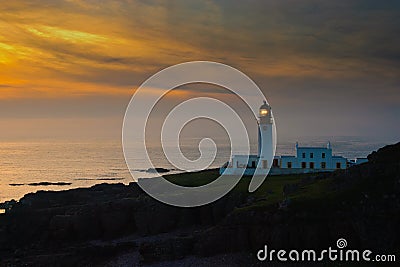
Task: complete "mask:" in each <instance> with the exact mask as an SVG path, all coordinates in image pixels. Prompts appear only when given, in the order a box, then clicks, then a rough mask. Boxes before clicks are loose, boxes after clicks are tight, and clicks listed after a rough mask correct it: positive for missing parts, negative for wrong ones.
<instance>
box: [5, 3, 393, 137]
mask: <svg viewBox="0 0 400 267" xmlns="http://www.w3.org/2000/svg"><path fill="white" fill-rule="evenodd" d="M0 14H1V16H0V129H1V131H0V140H11V139H40V138H50V139H51V138H74V139H80V138H81V139H87V138H90V139H102V138H120V136H121V126H122V120H123V116H124V112H125V109H126V107H127V104H128V102H129V100H130V98H131V97H132V95H133V93H134V92H135V89H136V88H137V87H138V86H140V84H141V83H143V82H144V81H145V80H146V79H147V78H149V77H150V76H151V75H153V74H154V73H156V72H157V71H160V70H162V69H163V68H166V67H168V66H171V65H174V64H178V63H182V62H187V61H193V60H207V61H216V62H221V63H224V64H228V65H231V66H233V67H235V68H238V69H239V70H241V71H242V72H244V73H246V74H247V75H248V76H249V77H250V78H252V79H253V80H254V81H255V82H256V83H257V85H258V86H259V87H260V88H261V90H262V91H263V93H264V94H265V96H266V97H267V99H268V101H269V103H270V104H271V106H272V107H273V110H274V115H275V119H276V123H277V130H278V138H281V139H282V140H292V139H295V138H296V137H299V136H335V135H340V136H366V137H370V138H375V139H379V140H390V141H396V140H397V141H398V139H399V137H400V123H398V121H399V117H400V88H399V87H400V75H399V74H400V2H399V1H375V0H367V1H354V0H350V1H308V0H290V1H264V0H259V1H256V0H249V1H231V0H229V1H228V0H214V1H190V0H189V1H188V0H182V1H157V0H147V1H138V0H121V1H113V0H110V1H102V0H86V1H85V0H40V1H39V0H31V1H28V0H13V1H2V3H1V5H0ZM149 93H150V92H149ZM196 96H210V97H213V96H214V97H217V98H218V99H221V100H224V101H227V102H229V101H232V103H233V102H235V100H234V97H233V96H231V95H230V94H229V92H227V91H226V90H223V89H218V88H213V87H209V86H208V87H207V86H204V87H200V86H195V87H190V86H189V87H187V88H180V89H178V90H176V92H175V93H171V94H170V95H169V96H167V97H166V98H165V99H164V100H163V101H164V104H162V105H161V106H163V105H164V106H165V107H168V106H171V105H172V104H173V103H178V102H179V101H180V100H183V99H188V98H190V97H196ZM200 128H204V127H200ZM208 133H209V128H208Z"/></svg>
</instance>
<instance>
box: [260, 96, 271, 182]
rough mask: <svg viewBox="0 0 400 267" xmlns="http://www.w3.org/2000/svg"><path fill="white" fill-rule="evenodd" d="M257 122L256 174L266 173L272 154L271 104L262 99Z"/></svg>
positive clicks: (269, 166)
mask: <svg viewBox="0 0 400 267" xmlns="http://www.w3.org/2000/svg"><path fill="white" fill-rule="evenodd" d="M259 118H260V120H259V122H258V164H257V170H256V174H260V175H261V174H268V171H269V169H270V168H271V165H272V162H271V161H272V159H273V157H274V155H273V153H274V152H273V150H274V149H273V144H272V142H273V136H272V133H273V123H274V122H273V119H272V113H271V106H270V105H268V104H267V102H266V101H264V104H263V105H262V106H261V107H260V112H259Z"/></svg>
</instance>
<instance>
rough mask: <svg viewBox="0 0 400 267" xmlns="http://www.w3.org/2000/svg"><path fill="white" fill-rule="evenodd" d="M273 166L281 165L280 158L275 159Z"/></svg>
mask: <svg viewBox="0 0 400 267" xmlns="http://www.w3.org/2000/svg"><path fill="white" fill-rule="evenodd" d="M272 166H274V167H279V161H278V159H274V161H273V162H272Z"/></svg>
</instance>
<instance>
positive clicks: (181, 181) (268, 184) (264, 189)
mask: <svg viewBox="0 0 400 267" xmlns="http://www.w3.org/2000/svg"><path fill="white" fill-rule="evenodd" d="M310 175H315V174H293V175H280V176H268V177H267V179H266V180H265V181H264V183H263V184H262V185H261V186H260V187H259V188H258V189H257V190H256V191H255V192H254V193H249V192H248V187H249V184H250V181H251V177H246V176H245V177H243V178H242V179H241V180H240V181H239V183H238V184H237V185H236V186H235V188H234V189H233V190H232V193H233V194H235V193H244V194H248V195H249V196H253V197H254V199H255V201H254V203H253V204H251V205H249V206H246V207H243V208H239V209H238V211H245V210H249V209H257V210H258V209H267V208H268V207H271V206H273V207H276V205H278V203H279V202H281V201H282V200H283V199H284V195H283V188H284V186H285V185H287V184H295V183H299V182H300V181H302V180H303V178H307V177H310ZM218 177H219V173H218V170H216V169H213V170H206V171H201V172H193V173H183V174H172V175H165V176H164V178H165V179H167V180H168V181H170V182H172V183H174V184H177V185H181V186H187V187H195V186H201V185H205V184H208V183H210V182H212V181H214V180H215V179H217V178H218ZM330 182H331V180H330V179H324V180H315V181H314V182H312V183H311V184H307V185H305V186H301V187H300V188H299V190H297V191H296V192H295V193H293V194H290V195H289V198H290V199H291V201H292V202H302V201H307V200H313V199H318V198H321V197H326V196H327V195H326V192H327V187H328V186H329V184H330Z"/></svg>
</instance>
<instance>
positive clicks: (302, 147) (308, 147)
mask: <svg viewBox="0 0 400 267" xmlns="http://www.w3.org/2000/svg"><path fill="white" fill-rule="evenodd" d="M297 149H324V150H327V149H330V148H327V147H313V146H299V147H297Z"/></svg>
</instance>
